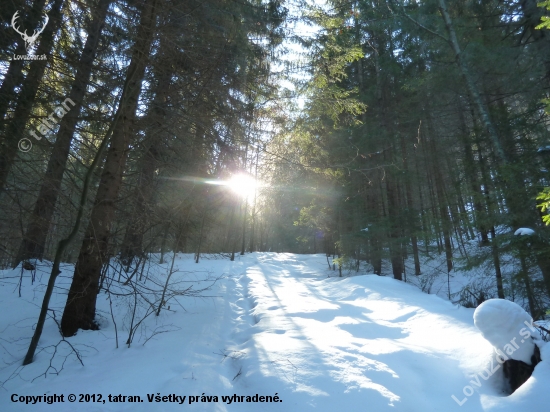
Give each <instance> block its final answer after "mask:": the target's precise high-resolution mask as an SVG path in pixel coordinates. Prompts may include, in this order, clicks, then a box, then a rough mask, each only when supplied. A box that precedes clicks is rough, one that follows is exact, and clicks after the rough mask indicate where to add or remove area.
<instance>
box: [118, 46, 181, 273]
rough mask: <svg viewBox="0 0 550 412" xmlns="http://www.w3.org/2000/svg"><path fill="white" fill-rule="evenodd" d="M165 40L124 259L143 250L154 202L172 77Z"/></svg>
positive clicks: (124, 242) (129, 262) (125, 242)
mask: <svg viewBox="0 0 550 412" xmlns="http://www.w3.org/2000/svg"><path fill="white" fill-rule="evenodd" d="M165 44H166V43H165V40H164V39H163V41H162V43H161V46H160V51H159V54H160V55H161V57H160V60H159V61H157V63H156V64H155V68H154V71H155V77H156V80H157V81H156V86H155V88H156V90H155V97H154V99H153V108H152V110H151V111H150V112H149V114H148V116H147V125H148V128H149V130H148V132H147V137H148V139H147V146H146V147H147V148H146V152H145V154H144V156H143V159H142V160H141V165H140V171H139V178H138V183H137V185H136V188H135V190H134V195H133V198H134V199H135V203H134V208H133V211H132V213H131V217H130V224H129V225H128V227H127V229H126V233H125V236H124V241H123V247H122V251H121V255H120V257H121V260H123V261H127V263H128V265H130V264H131V262H132V260H133V258H134V257H135V256H139V255H141V254H142V252H143V250H142V246H143V237H144V235H145V231H146V221H147V219H148V217H150V214H151V211H152V209H151V203H152V202H153V195H154V193H155V190H154V180H155V170H157V168H158V166H159V151H158V148H159V147H160V146H161V143H162V138H163V133H162V132H161V131H162V128H163V127H164V126H163V125H164V123H165V122H166V108H167V106H168V93H169V90H170V84H171V79H172V70H171V69H169V70H167V69H166V68H167V67H170V66H169V65H168V64H167V62H166V60H165V59H164V57H165V56H166V55H167V51H166V50H164V47H163V46H164V45H165Z"/></svg>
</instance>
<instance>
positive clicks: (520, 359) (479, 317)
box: [474, 299, 541, 393]
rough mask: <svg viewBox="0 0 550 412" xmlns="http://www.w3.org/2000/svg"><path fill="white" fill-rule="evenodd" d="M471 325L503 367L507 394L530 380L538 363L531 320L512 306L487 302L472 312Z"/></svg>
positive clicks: (499, 301) (517, 307)
mask: <svg viewBox="0 0 550 412" xmlns="http://www.w3.org/2000/svg"><path fill="white" fill-rule="evenodd" d="M474 323H475V325H476V326H477V328H478V329H479V330H480V331H481V334H482V335H483V337H484V338H485V339H487V340H488V341H489V342H490V343H491V345H493V348H494V349H495V352H496V356H497V360H498V361H499V363H502V366H503V372H504V377H505V378H506V380H507V381H508V384H509V388H508V389H509V392H510V393H513V392H514V391H515V390H516V389H517V388H519V387H520V386H521V385H523V384H524V383H525V381H527V379H529V377H530V376H531V374H532V373H533V370H534V369H535V366H536V364H537V363H539V362H540V360H541V359H540V350H539V348H538V347H537V345H536V344H535V342H534V341H533V335H532V332H533V331H535V330H536V329H535V328H534V327H533V319H532V318H531V316H530V315H529V314H528V313H527V312H526V311H525V310H523V308H522V307H521V306H519V305H517V304H516V303H514V302H511V301H509V300H505V299H489V300H486V301H485V302H483V303H482V304H481V305H479V306H478V307H477V309H476V311H475V312H474Z"/></svg>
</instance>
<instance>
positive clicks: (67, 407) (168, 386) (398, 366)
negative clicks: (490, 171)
mask: <svg viewBox="0 0 550 412" xmlns="http://www.w3.org/2000/svg"><path fill="white" fill-rule="evenodd" d="M156 258H157V259H158V256H157V257H156ZM170 264H171V262H168V263H165V264H163V265H155V266H154V267H153V266H151V268H150V269H148V274H147V281H145V279H142V282H141V284H142V285H150V287H151V289H147V290H148V291H149V292H147V293H149V295H147V293H146V292H144V294H143V295H142V297H143V296H150V297H155V298H156V299H157V300H158V296H159V294H160V293H161V291H162V289H161V286H162V282H163V279H166V275H167V273H168V268H169V267H170ZM73 268H74V267H73V266H71V265H67V266H65V268H64V271H63V273H62V274H61V275H60V277H59V279H58V282H57V285H56V293H55V294H54V296H53V300H52V303H51V305H50V307H51V308H52V309H53V311H52V312H51V313H52V314H53V313H55V314H56V319H57V321H59V319H60V316H61V313H62V308H63V306H64V304H65V300H66V293H67V289H68V285H69V282H70V275H72V270H73ZM174 270H176V271H175V272H174V274H173V275H172V277H171V285H173V286H171V288H176V287H179V288H180V290H187V292H186V293H187V294H188V295H189V294H190V293H192V291H193V290H196V289H200V288H202V287H205V286H207V287H208V289H207V290H204V291H202V292H201V293H200V295H201V296H202V297H199V296H190V295H189V296H174V297H172V298H171V299H169V300H167V302H166V304H165V305H164V306H163V309H162V311H161V314H160V316H158V317H157V316H155V314H154V313H151V307H152V306H151V307H150V308H147V307H145V306H144V307H141V308H140V307H138V308H136V309H135V310H134V307H133V302H135V301H136V299H137V298H136V297H135V296H134V295H132V294H131V293H130V294H128V293H122V292H123V290H122V289H121V290H120V291H118V292H117V294H114V292H115V289H114V287H113V288H112V290H113V291H114V292H113V294H112V295H111V299H109V298H108V295H106V294H101V295H100V296H99V297H98V313H99V314H100V319H101V322H100V326H101V329H100V330H99V331H79V332H78V334H77V335H76V336H74V337H72V338H68V339H67V342H68V343H70V344H71V346H72V347H73V348H74V349H76V350H77V351H78V353H79V354H80V356H81V357H82V362H83V365H81V364H80V362H79V361H78V359H77V358H76V356H75V355H74V353H73V351H72V348H71V346H70V345H69V344H68V343H67V342H64V341H61V339H60V337H59V332H58V329H57V326H56V323H55V320H54V319H53V317H50V318H49V319H48V321H47V322H46V325H45V329H44V333H43V335H42V339H41V341H40V348H41V351H40V352H39V353H38V354H37V355H36V359H35V362H34V363H32V364H31V365H29V366H26V367H24V368H23V367H21V366H19V365H20V363H21V359H22V358H23V356H24V354H25V352H26V349H27V345H28V343H29V340H30V337H31V335H32V328H33V325H34V324H35V323H36V319H37V317H38V312H39V306H40V304H41V302H42V296H43V291H44V288H45V286H44V285H45V283H46V282H47V276H48V266H47V264H46V263H44V266H42V267H39V268H38V270H37V273H36V277H35V279H34V283H32V282H31V278H30V272H25V277H24V278H23V279H22V287H21V297H19V286H18V284H19V281H20V271H19V270H5V271H0V314H1V316H0V354H1V361H2V363H1V365H0V383H1V386H0V410H2V411H23V410H28V411H60V412H62V411H73V410H75V409H76V410H79V411H126V410H128V411H172V410H178V411H181V410H186V409H190V410H197V411H285V412H287V411H296V412H298V411H309V410H315V411H330V412H334V411H339V410H341V411H359V410H365V411H419V412H420V411H453V410H457V411H458V410H460V411H497V410H498V411H544V410H547V399H546V396H547V391H548V389H547V388H548V386H549V384H550V362H549V361H548V359H550V345H543V346H542V350H541V356H542V359H543V361H542V362H541V363H539V364H538V365H537V367H536V368H535V371H534V374H533V375H532V377H531V378H530V379H529V380H528V381H527V382H526V383H525V384H524V385H523V386H522V387H520V388H519V389H518V390H517V391H516V392H515V393H514V394H512V395H511V396H505V394H504V393H503V391H502V389H501V388H502V387H503V372H502V369H503V368H502V367H500V365H499V364H498V363H497V362H495V358H494V354H493V349H492V347H491V345H490V344H489V342H487V341H486V340H485V339H484V338H483V337H482V336H481V334H480V332H479V331H478V330H477V329H476V327H475V326H474V323H473V318H472V315H473V313H474V310H473V309H467V308H464V307H460V306H457V305H453V304H452V303H451V302H449V301H447V300H445V299H443V298H441V297H439V296H436V295H434V294H426V293H423V292H422V291H420V290H419V289H418V288H417V287H416V286H413V285H410V284H406V283H404V282H399V281H396V280H394V279H391V278H390V277H383V276H382V277H380V276H376V275H358V274H356V273H352V275H353V276H346V277H343V278H339V277H337V273H338V272H337V271H332V270H328V268H327V262H326V258H325V256H324V255H294V254H287V253H280V254H277V253H252V254H247V255H246V256H243V257H238V258H237V259H236V261H235V262H230V261H229V260H227V259H221V257H219V258H215V257H211V258H210V259H203V260H202V261H201V262H200V263H199V264H195V263H194V262H193V257H192V256H191V255H179V256H177V257H176V259H175V260H174ZM136 277H137V275H136ZM157 281H158V282H157ZM157 283H158V285H159V286H155V285H156V284H157ZM201 285H202V286H201ZM189 286H192V287H193V288H192V289H187V288H188V287H189ZM143 290H145V289H143ZM153 301H154V299H153V298H151V299H149V302H153ZM111 309H112V310H111ZM148 313H150V314H149V316H148V317H147V318H145V319H144V320H143V321H142V322H141V323H140V324H139V325H138V326H137V327H132V325H136V324H137V322H138V321H139V320H140V319H141V318H143V317H144V316H145V315H146V314H148ZM132 318H133V319H134V320H133V321H132ZM115 326H116V329H115ZM130 330H132V331H134V332H135V333H134V335H133V340H132V344H131V345H130V347H128V345H125V342H126V341H127V339H128V335H129V331H130ZM117 337H118V346H119V347H118V348H116V346H117ZM54 352H55V353H54ZM493 372H494V373H493ZM54 394H55V395H59V396H61V395H63V399H62V400H63V402H57V403H52V404H47V403H45V402H44V398H40V399H39V398H38V396H44V395H45V396H46V397H48V396H52V395H54ZM71 394H73V395H76V402H75V403H71V402H70V401H69V395H71ZM86 395H89V396H86ZM119 395H122V396H125V397H126V398H122V396H119ZM203 395H204V396H203ZM255 395H258V396H256V397H255ZM157 396H158V397H157ZM247 396H248V397H249V398H248V399H247ZM262 396H264V397H271V398H264V399H262V398H260V397H262ZM25 397H28V398H25ZM32 397H34V398H32ZM163 397H164V399H163ZM183 397H185V398H184V399H183ZM25 399H27V400H28V401H29V402H31V403H32V402H36V403H35V404H28V405H27V404H25V403H24V402H25ZM45 399H46V400H47V399H50V400H52V399H53V398H45ZM157 399H159V400H160V401H161V402H157ZM14 400H15V401H17V402H14ZM57 400H58V401H59V400H61V399H59V398H58V399H57ZM94 400H95V402H94ZM247 400H248V401H247ZM262 400H263V401H264V402H261V401H262ZM266 400H271V402H265V401H266ZM135 401H138V403H135ZM275 401H278V402H275ZM180 402H181V404H180ZM460 405H461V406H460Z"/></svg>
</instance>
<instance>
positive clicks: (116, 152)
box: [61, 0, 158, 336]
mask: <svg viewBox="0 0 550 412" xmlns="http://www.w3.org/2000/svg"><path fill="white" fill-rule="evenodd" d="M157 2H158V0H144V3H143V8H142V13H141V21H140V25H139V29H138V31H137V37H136V42H135V43H134V46H133V51H132V60H131V63H130V66H129V67H128V71H127V78H126V82H127V87H126V88H125V90H124V92H123V94H122V97H121V103H120V105H119V107H118V110H117V112H118V115H119V116H120V120H121V121H120V122H119V123H118V124H117V125H116V128H115V130H114V131H113V137H112V140H111V145H110V147H109V150H108V153H107V159H106V161H105V166H104V168H103V172H102V174H101V180H100V184H99V188H98V191H97V195H96V199H95V203H94V207H93V209H92V215H91V218H90V223H89V225H88V228H87V230H86V234H85V236H84V241H83V243H82V247H81V249H80V255H79V257H78V261H77V263H76V267H75V272H74V277H73V281H72V283H71V287H70V289H69V295H68V297H67V304H66V306H65V310H64V311H63V317H62V319H61V332H62V333H63V336H72V335H74V334H75V333H76V332H77V331H78V329H79V328H81V329H97V325H96V323H95V321H94V318H95V307H96V298H97V294H98V292H99V290H98V286H99V285H98V282H99V277H100V274H101V267H102V265H103V264H104V263H105V260H106V257H107V246H108V242H109V235H110V228H111V224H112V221H113V218H114V214H115V202H116V199H117V197H118V192H119V189H120V185H121V183H122V175H123V172H124V166H125V162H126V157H127V151H128V145H129V143H130V140H131V133H132V126H133V122H134V119H135V115H136V109H137V103H138V98H139V95H140V92H141V86H142V81H143V77H144V74H145V68H146V66H147V62H148V57H149V49H150V48H151V43H152V40H153V34H154V31H155V27H156V15H157Z"/></svg>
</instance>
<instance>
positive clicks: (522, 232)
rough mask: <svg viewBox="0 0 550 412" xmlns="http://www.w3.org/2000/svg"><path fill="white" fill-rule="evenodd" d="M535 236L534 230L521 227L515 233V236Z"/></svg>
mask: <svg viewBox="0 0 550 412" xmlns="http://www.w3.org/2000/svg"><path fill="white" fill-rule="evenodd" d="M534 234H535V231H534V230H533V229H529V228H528V227H520V228H519V229H518V230H516V231H515V232H514V236H520V235H526V236H532V235H534Z"/></svg>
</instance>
